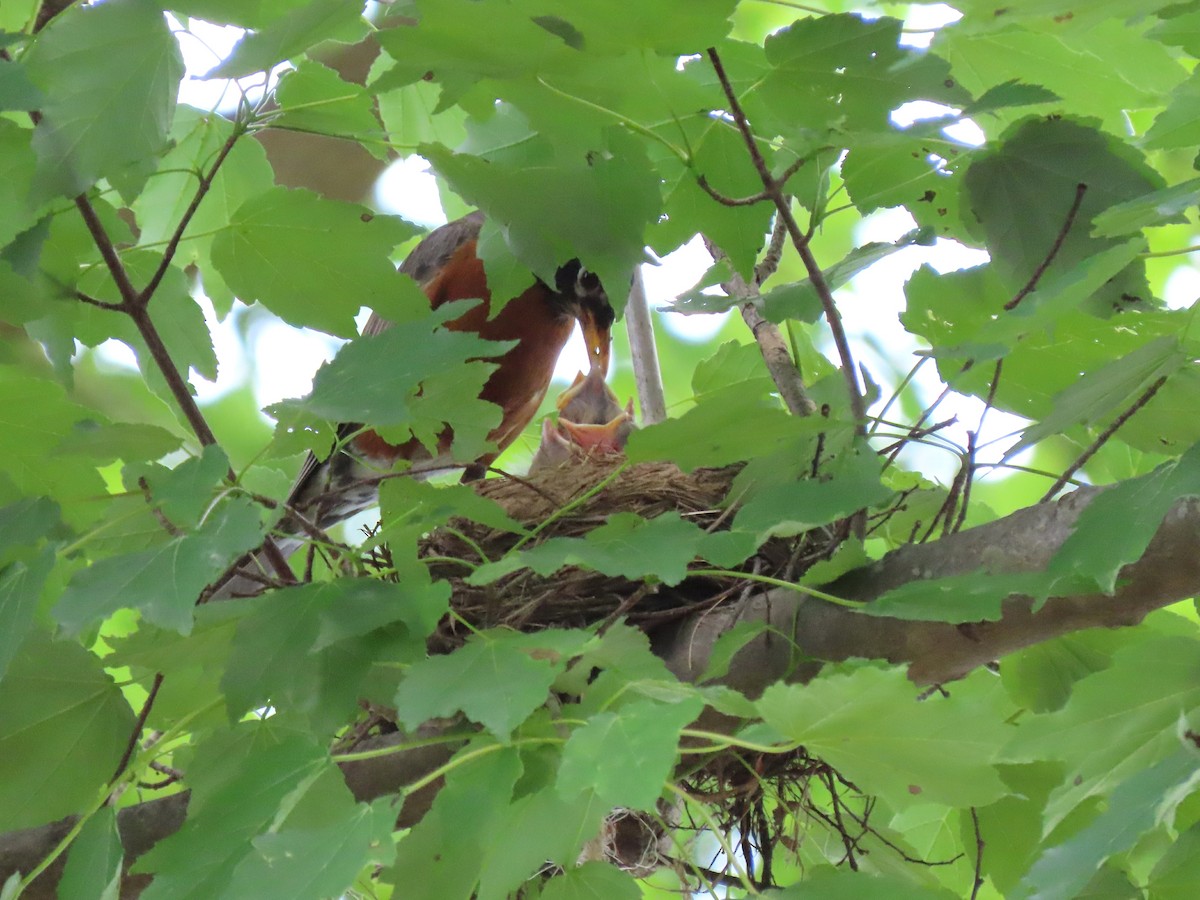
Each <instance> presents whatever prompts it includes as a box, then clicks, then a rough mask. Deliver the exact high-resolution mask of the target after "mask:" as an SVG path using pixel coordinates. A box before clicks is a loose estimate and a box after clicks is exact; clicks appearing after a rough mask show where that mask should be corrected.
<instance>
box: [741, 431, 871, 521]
mask: <svg viewBox="0 0 1200 900" xmlns="http://www.w3.org/2000/svg"><path fill="white" fill-rule="evenodd" d="M880 472H881V466H880V460H879V457H878V456H876V455H875V454H874V453H869V452H866V451H852V452H850V453H847V454H846V455H844V456H843V457H842V458H840V459H839V460H838V461H837V463H836V464H835V465H833V466H831V467H830V468H829V471H828V474H827V477H826V478H824V479H815V478H814V479H808V480H804V481H796V482H790V483H783V484H773V485H771V486H770V488H769V489H765V490H760V491H757V492H755V493H754V494H753V495H751V497H750V498H749V499H748V500H747V501H746V502H745V504H743V506H742V508H741V509H739V510H738V512H737V515H736V516H734V520H733V527H734V528H735V529H737V530H740V531H747V532H750V533H751V534H754V535H755V536H756V537H757V539H758V541H759V543H761V542H762V541H764V540H766V539H767V538H768V537H771V536H773V535H782V536H791V535H796V534H801V533H803V532H805V531H808V530H809V529H810V528H815V527H817V526H818V525H825V524H827V523H829V522H833V521H835V520H837V519H839V518H842V517H844V516H848V515H851V514H852V513H854V512H857V511H858V510H860V509H867V508H869V507H872V506H875V505H877V504H880V503H882V502H883V501H884V500H886V499H887V498H888V497H890V496H891V494H892V492H891V490H890V489H889V488H888V487H886V486H885V485H883V484H882V483H881V482H880V480H879V476H880Z"/></svg>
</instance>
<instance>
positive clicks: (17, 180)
mask: <svg viewBox="0 0 1200 900" xmlns="http://www.w3.org/2000/svg"><path fill="white" fill-rule="evenodd" d="M11 65H13V64H12V63H5V62H3V61H2V60H0V96H3V93H2V92H3V77H4V76H3V73H4V71H5V68H4V67H5V66H11ZM0 105H2V104H0ZM32 137H33V132H32V131H30V130H29V129H28V128H21V127H20V126H18V125H17V124H16V123H15V122H11V121H9V120H8V119H0V247H4V246H6V245H7V244H8V243H9V242H10V241H12V240H13V238H15V237H16V236H17V235H19V234H20V233H21V232H23V231H25V230H26V229H28V228H31V227H32V226H33V225H34V224H36V222H37V220H38V217H39V213H40V212H41V209H40V208H39V205H38V204H37V203H34V202H31V201H30V198H29V184H30V182H31V181H32V180H33V173H34V169H35V167H36V165H37V159H36V157H35V156H34V152H33V147H32V145H31V143H30V142H31V139H32Z"/></svg>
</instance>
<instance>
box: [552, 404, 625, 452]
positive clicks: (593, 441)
mask: <svg viewBox="0 0 1200 900" xmlns="http://www.w3.org/2000/svg"><path fill="white" fill-rule="evenodd" d="M628 422H629V416H627V415H626V414H625V413H621V414H620V415H619V416H617V417H615V418H614V419H613V420H612V421H610V422H605V423H604V424H603V425H578V424H576V423H575V422H572V421H570V420H569V419H559V420H558V427H559V428H561V429H562V430H563V431H565V432H566V433H567V434H568V435H570V437H571V440H572V441H573V442H574V443H575V444H577V445H578V446H579V447H580V448H581V449H582V450H584V451H585V452H588V453H620V452H621V451H622V450H623V449H625V441H626V440H627V439H628V437H629V426H628V424H627V423H628Z"/></svg>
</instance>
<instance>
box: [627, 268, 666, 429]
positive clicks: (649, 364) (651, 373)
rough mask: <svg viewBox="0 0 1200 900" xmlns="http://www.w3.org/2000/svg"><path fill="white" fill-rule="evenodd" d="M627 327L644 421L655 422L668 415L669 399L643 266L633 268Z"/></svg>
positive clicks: (644, 422)
mask: <svg viewBox="0 0 1200 900" xmlns="http://www.w3.org/2000/svg"><path fill="white" fill-rule="evenodd" d="M625 329H626V332H627V333H628V335H629V353H630V356H631V357H632V358H633V378H634V381H635V382H636V383H637V392H638V405H639V406H640V407H641V409H642V424H643V425H656V424H658V423H659V422H661V421H662V420H663V419H665V418H666V417H667V401H666V397H665V395H664V393H663V381H662V372H661V371H660V370H659V367H658V350H657V348H656V346H655V343H654V322H653V320H652V319H651V318H650V307H649V304H647V302H646V282H645V279H644V278H643V277H642V267H641V266H638V267H637V268H636V269H634V272H633V284H632V285H631V286H630V288H629V303H628V304H627V305H626V307H625Z"/></svg>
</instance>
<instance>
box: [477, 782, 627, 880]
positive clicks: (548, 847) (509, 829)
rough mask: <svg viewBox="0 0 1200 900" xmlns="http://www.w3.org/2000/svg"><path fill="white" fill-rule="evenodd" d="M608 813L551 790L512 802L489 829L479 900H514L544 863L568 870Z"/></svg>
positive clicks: (590, 800)
mask: <svg viewBox="0 0 1200 900" xmlns="http://www.w3.org/2000/svg"><path fill="white" fill-rule="evenodd" d="M610 809H611V808H610V807H608V806H606V805H604V804H603V803H601V802H599V801H598V800H597V799H596V797H595V796H593V795H592V794H586V793H585V794H581V795H579V796H577V797H570V798H564V797H562V796H561V795H560V793H559V792H558V791H556V790H555V789H554V787H553V786H547V787H544V788H542V789H541V790H540V791H537V792H535V793H531V794H528V795H526V796H524V797H521V798H520V799H519V800H516V801H515V802H514V803H513V804H512V806H510V807H509V808H508V810H507V811H506V814H505V815H504V816H503V818H502V819H500V820H499V821H497V822H496V823H495V825H494V826H493V831H492V835H493V838H492V840H490V841H489V842H488V846H487V848H486V851H485V857H484V860H483V867H482V870H481V871H480V878H479V895H478V896H479V898H480V900H488V898H496V900H503V898H507V897H511V896H513V893H512V892H513V891H515V890H517V889H518V888H520V887H521V885H522V884H523V883H526V882H528V880H529V879H530V878H531V877H532V876H533V875H534V874H535V873H536V872H538V871H539V870H541V869H542V868H543V867H544V866H545V864H546V862H547V860H549V861H551V862H554V863H557V864H558V865H560V866H562V867H563V868H565V869H570V868H573V867H574V864H575V862H576V861H577V860H578V859H579V855H580V851H581V850H582V849H583V847H584V845H585V844H586V843H587V842H588V841H590V840H593V839H594V838H595V837H596V835H597V834H598V833H599V832H600V829H601V826H602V824H603V821H604V817H605V816H606V815H607V814H608V813H609V812H610Z"/></svg>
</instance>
